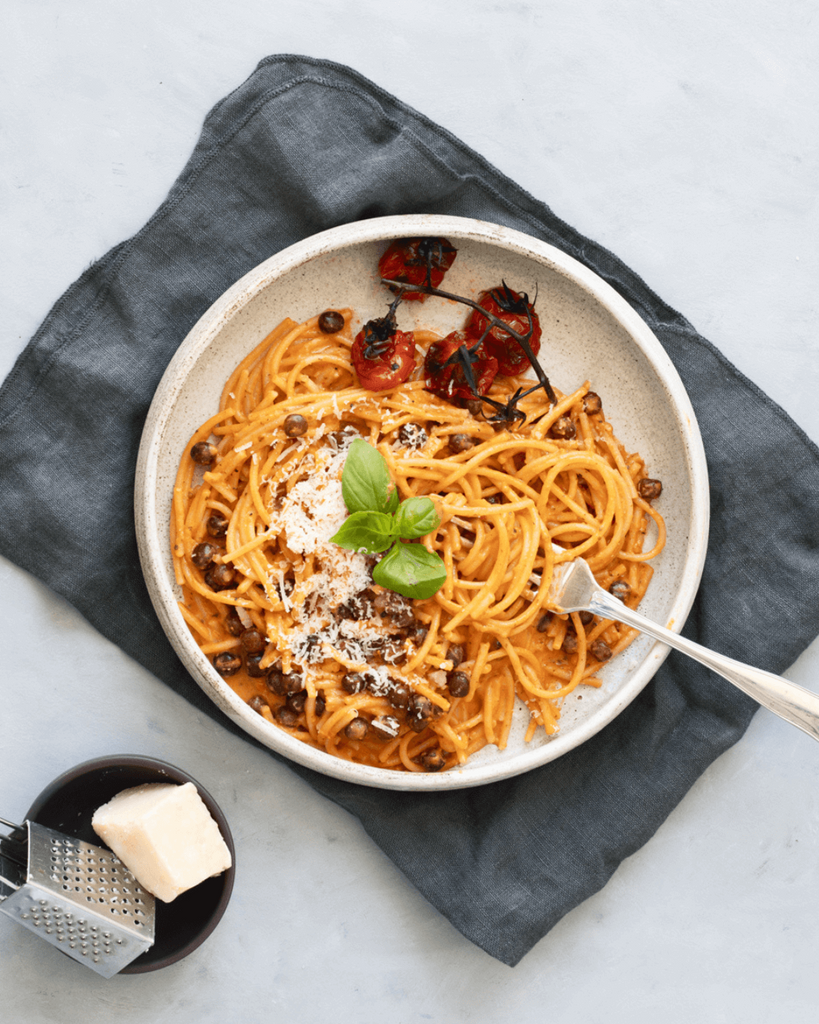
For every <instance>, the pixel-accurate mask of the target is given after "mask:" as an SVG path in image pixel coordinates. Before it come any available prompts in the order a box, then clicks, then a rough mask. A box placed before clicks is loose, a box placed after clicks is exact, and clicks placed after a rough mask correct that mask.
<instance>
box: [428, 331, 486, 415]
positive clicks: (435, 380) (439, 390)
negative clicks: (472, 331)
mask: <svg viewBox="0 0 819 1024" xmlns="http://www.w3.org/2000/svg"><path fill="white" fill-rule="evenodd" d="M467 367H468V368H469V369H467ZM497 372H498V361H497V359H495V357H494V356H491V355H489V354H488V353H487V352H486V351H485V349H484V348H483V346H482V345H481V344H480V342H479V341H477V340H476V339H475V338H471V337H469V335H467V334H466V333H465V332H464V331H453V332H452V334H448V335H447V336H446V337H445V338H442V339H441V340H440V341H434V342H433V343H432V344H431V345H430V346H429V349H428V350H427V355H426V359H425V360H424V387H425V388H426V389H427V391H430V392H432V394H433V395H437V396H438V397H439V398H445V399H446V400H447V401H449V402H468V401H469V400H470V399H471V398H477V396H478V395H485V394H486V393H487V391H488V390H489V389H490V387H491V386H492V381H493V380H494V379H495V376H496V374H497ZM470 375H471V377H472V381H471V382H470V379H469V377H470ZM472 384H474V387H473V386H472Z"/></svg>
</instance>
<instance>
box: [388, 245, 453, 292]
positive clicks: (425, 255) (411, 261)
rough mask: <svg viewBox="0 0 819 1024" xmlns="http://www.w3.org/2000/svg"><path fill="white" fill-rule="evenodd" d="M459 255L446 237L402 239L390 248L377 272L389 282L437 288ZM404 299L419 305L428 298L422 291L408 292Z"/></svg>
mask: <svg viewBox="0 0 819 1024" xmlns="http://www.w3.org/2000/svg"><path fill="white" fill-rule="evenodd" d="M456 255H457V250H455V249H453V248H452V246H451V245H450V244H449V242H448V241H447V240H446V239H445V238H403V239H401V240H400V241H398V242H393V243H392V245H390V247H389V249H387V251H386V252H385V253H384V255H383V256H382V257H381V259H380V260H379V261H378V271H379V273H380V274H381V276H382V277H385V278H387V280H389V281H406V282H407V284H425V285H428V286H429V287H430V288H437V287H438V286H439V285H440V283H441V281H443V279H444V274H445V273H446V272H447V270H449V268H450V267H451V266H452V264H453V262H454V261H455V256H456ZM396 290H397V289H395V288H393V291H396ZM403 297H404V298H405V299H410V300H414V301H417V302H423V301H424V299H426V295H424V293H423V292H409V291H408V292H404V296H403Z"/></svg>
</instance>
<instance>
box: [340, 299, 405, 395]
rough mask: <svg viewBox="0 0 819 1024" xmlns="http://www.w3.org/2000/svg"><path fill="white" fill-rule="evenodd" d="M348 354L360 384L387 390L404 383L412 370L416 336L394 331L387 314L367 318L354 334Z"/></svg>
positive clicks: (374, 388)
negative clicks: (349, 353)
mask: <svg viewBox="0 0 819 1024" xmlns="http://www.w3.org/2000/svg"><path fill="white" fill-rule="evenodd" d="M351 356H352V360H353V366H354V367H355V372H356V373H357V374H358V379H359V381H360V383H361V386H362V387H363V388H366V389H367V390H368V391H386V390H387V389H388V388H394V387H396V386H397V385H398V384H403V383H404V381H405V380H406V379H407V378H408V377H409V375H410V374H411V373H412V371H413V370H414V369H415V335H414V334H413V333H412V332H411V331H399V330H397V329H396V327H395V321H394V320H392V319H390V318H389V317H382V318H381V319H379V320H370V321H369V323H366V324H364V327H363V329H362V330H361V331H359V332H358V334H357V335H356V338H355V341H354V342H353V347H352V352H351Z"/></svg>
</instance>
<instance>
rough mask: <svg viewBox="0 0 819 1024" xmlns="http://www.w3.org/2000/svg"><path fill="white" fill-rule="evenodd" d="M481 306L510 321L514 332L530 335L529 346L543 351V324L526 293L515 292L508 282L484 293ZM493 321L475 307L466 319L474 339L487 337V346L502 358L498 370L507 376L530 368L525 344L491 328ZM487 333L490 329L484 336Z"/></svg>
mask: <svg viewBox="0 0 819 1024" xmlns="http://www.w3.org/2000/svg"><path fill="white" fill-rule="evenodd" d="M478 305H480V306H481V307H482V308H483V309H485V310H486V311H487V312H488V313H490V314H491V315H492V316H494V317H496V318H497V319H498V320H502V321H503V322H504V323H505V324H508V325H509V326H510V327H511V328H512V330H513V331H515V332H516V333H517V334H519V335H521V336H522V337H526V336H527V335H529V332H530V331H531V336H530V337H529V339H528V340H529V346H530V348H531V349H532V354H533V355H537V354H538V352H539V351H540V336H541V333H542V332H541V327H540V320H539V319H538V316H537V313H535V309H534V306H533V305H532V303H531V302H529V301H528V297H527V296H526V295H521V294H520V293H519V292H516V291H513V290H512V289H511V288H509V287H508V286H506V285H504V286H502V287H500V288H493V289H491V291H488V292H483V294H482V295H481V297H480V298H479V299H478ZM487 328H489V320H488V318H487V317H486V316H484V315H483V314H482V313H479V312H478V310H476V309H475V310H473V311H472V313H471V314H470V316H469V319H468V320H467V322H466V327H465V330H466V332H467V334H470V335H471V336H472V337H474V338H481V337H483V338H484V347H485V348H486V350H487V352H489V353H490V354H491V355H493V356H494V357H495V358H496V359H497V361H498V373H502V374H503V375H504V376H506V377H514V376H515V375H516V374H518V373H522V372H523V371H524V370H527V369H529V367H530V365H531V364H530V363H529V359H528V357H527V355H526V353H525V352H524V351H523V349H522V348H521V346H520V345H519V344H518V342H516V341H515V340H514V338H512V337H510V335H508V334H507V333H506V332H505V331H504V330H503V329H502V328H501V327H496V326H493V327H491V328H489V330H488V331H487ZM484 332H486V334H485V337H484Z"/></svg>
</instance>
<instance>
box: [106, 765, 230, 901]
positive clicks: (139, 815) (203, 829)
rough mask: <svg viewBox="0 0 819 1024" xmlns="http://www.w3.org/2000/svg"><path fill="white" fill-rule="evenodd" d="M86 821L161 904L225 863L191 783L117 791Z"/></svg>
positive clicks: (225, 856)
mask: <svg viewBox="0 0 819 1024" xmlns="http://www.w3.org/2000/svg"><path fill="white" fill-rule="evenodd" d="M91 824H92V826H93V828H94V831H95V832H96V833H97V835H98V836H99V837H100V839H102V840H103V842H104V843H106V844H107V845H108V846H110V848H111V849H112V850H113V851H114V853H115V854H116V855H117V857H119V859H120V860H121V861H122V862H123V864H124V865H125V866H126V867H127V868H128V870H129V871H130V872H131V873H132V874H133V875H134V877H135V878H136V880H137V881H138V882H139V883H140V885H142V887H143V888H145V889H147V890H148V892H151V893H153V894H154V896H156V897H157V898H158V899H160V900H163V901H164V902H165V903H170V902H171V900H174V899H176V897H177V896H178V895H179V894H180V893H182V892H185V891H186V890H187V889H190V888H192V887H193V886H194V885H198V884H199V883H200V882H203V881H204V880H205V879H206V878H210V877H211V876H212V875H219V874H221V873H222V872H223V871H225V870H227V868H229V867H230V864H231V858H230V850H229V849H228V848H227V845H226V844H225V841H224V839H223V838H222V834H221V832H220V831H219V826H218V825H217V824H216V822H215V821H214V820H213V817H212V816H211V813H210V811H209V810H208V809H207V807H206V806H205V803H204V801H203V800H202V797H201V796H199V793H198V792H197V790H196V786H194V785H193V783H191V782H186V783H185V784H184V785H181V786H180V785H177V784H176V783H172V782H171V783H164V782H152V783H146V784H145V785H143V786H135V787H134V788H133V789H126V790H123V792H122V793H118V794H117V796H115V797H114V798H113V800H109V801H108V803H107V804H103V806H102V807H100V808H99V809H98V810H97V811H96V812H95V814H94V817H93V819H92V821H91Z"/></svg>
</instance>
